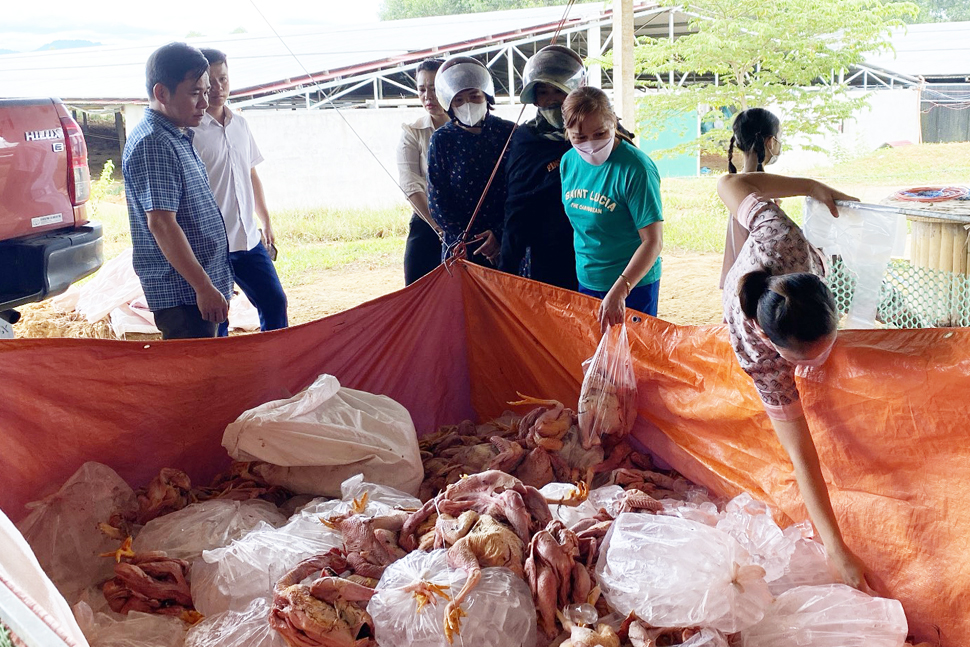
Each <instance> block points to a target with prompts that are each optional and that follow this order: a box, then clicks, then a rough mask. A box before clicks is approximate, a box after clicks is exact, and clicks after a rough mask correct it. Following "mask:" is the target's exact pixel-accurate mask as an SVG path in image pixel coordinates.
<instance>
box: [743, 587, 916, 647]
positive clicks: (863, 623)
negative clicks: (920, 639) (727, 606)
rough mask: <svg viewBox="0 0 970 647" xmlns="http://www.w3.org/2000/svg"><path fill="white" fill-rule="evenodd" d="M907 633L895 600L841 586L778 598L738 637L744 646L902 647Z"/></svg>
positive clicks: (802, 589) (804, 590)
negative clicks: (759, 620) (871, 595)
mask: <svg viewBox="0 0 970 647" xmlns="http://www.w3.org/2000/svg"><path fill="white" fill-rule="evenodd" d="M908 633H909V625H908V623H907V622H906V614H905V613H903V605H902V604H900V603H899V601H898V600H888V599H886V598H874V597H870V596H868V595H866V594H865V593H862V592H861V591H857V590H855V589H853V588H851V587H848V586H846V585H844V584H828V585H824V586H799V587H797V588H794V589H791V590H790V591H786V592H785V593H782V594H781V595H779V596H778V599H777V600H775V603H774V604H772V605H771V607H769V608H768V610H767V612H766V613H765V617H764V619H763V620H762V621H761V622H759V623H758V624H756V625H754V626H753V627H749V628H747V629H745V630H744V631H742V632H741V645H742V646H743V647H769V646H770V647H802V646H803V645H811V646H812V647H901V645H902V644H903V643H904V642H905V640H906V635H907V634H908Z"/></svg>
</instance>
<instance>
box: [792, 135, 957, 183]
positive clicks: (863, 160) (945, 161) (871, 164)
mask: <svg viewBox="0 0 970 647" xmlns="http://www.w3.org/2000/svg"><path fill="white" fill-rule="evenodd" d="M805 175H807V176H809V177H814V178H817V179H819V180H822V181H823V182H830V183H831V182H841V183H844V184H871V185H879V184H911V185H912V186H917V185H924V186H926V185H929V186H938V185H940V184H943V183H950V184H967V182H970V143H954V144H920V145H918V146H917V145H913V146H900V147H899V148H881V149H879V150H877V151H874V152H872V153H869V154H868V155H864V156H862V157H858V158H856V159H853V160H849V161H845V162H841V163H839V164H836V165H835V166H828V167H821V168H816V169H812V170H811V171H809V172H808V173H805Z"/></svg>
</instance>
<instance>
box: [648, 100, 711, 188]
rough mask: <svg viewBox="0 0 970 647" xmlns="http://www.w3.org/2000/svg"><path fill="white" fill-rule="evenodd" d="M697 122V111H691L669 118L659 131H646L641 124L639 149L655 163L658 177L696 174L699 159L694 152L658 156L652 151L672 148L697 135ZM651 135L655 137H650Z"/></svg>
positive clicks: (698, 125) (691, 175)
mask: <svg viewBox="0 0 970 647" xmlns="http://www.w3.org/2000/svg"><path fill="white" fill-rule="evenodd" d="M698 122H699V120H698V116H697V113H696V112H692V113H685V114H683V115H681V116H680V117H674V118H673V119H670V120H669V121H668V122H667V125H666V126H665V127H664V128H663V129H662V131H661V132H659V133H652V132H646V130H645V129H644V127H643V126H642V125H641V127H640V150H642V151H643V152H644V153H646V154H647V155H649V156H650V159H652V160H653V161H654V163H655V164H656V165H657V170H658V171H660V177H662V178H663V177H693V176H696V175H697V173H698V165H699V161H698V157H697V154H696V153H694V154H690V155H675V156H673V157H669V156H667V157H659V156H657V155H654V154H653V153H654V151H661V150H664V149H667V148H673V147H674V146H677V145H678V144H682V143H684V142H687V141H691V140H692V139H694V138H695V137H697V134H698V132H699V128H700V124H699V123H698ZM651 137H655V138H653V139H651Z"/></svg>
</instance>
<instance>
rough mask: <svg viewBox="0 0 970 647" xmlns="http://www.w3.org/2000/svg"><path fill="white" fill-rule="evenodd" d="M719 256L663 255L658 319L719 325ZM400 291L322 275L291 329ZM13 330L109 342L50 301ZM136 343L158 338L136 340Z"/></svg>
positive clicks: (342, 275) (352, 268)
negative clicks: (99, 339) (60, 310)
mask: <svg viewBox="0 0 970 647" xmlns="http://www.w3.org/2000/svg"><path fill="white" fill-rule="evenodd" d="M720 271H721V256H720V255H719V254H703V253H695V252H691V253H686V252H676V251H667V252H664V256H663V278H662V279H661V281H660V306H659V312H658V315H659V316H660V318H661V319H665V320H667V321H670V322H672V323H676V324H682V325H695V324H711V323H719V322H720V321H721V305H720V299H721V293H720V290H718V289H717V280H718V277H719V276H720ZM403 287H404V270H403V266H402V264H401V263H400V262H398V263H391V264H388V265H376V266H375V265H371V264H367V265H364V264H360V265H349V266H346V267H342V268H340V269H334V270H325V271H321V272H319V273H318V274H317V275H316V280H314V281H313V282H311V283H308V284H306V285H301V286H297V287H291V288H287V291H286V293H287V296H288V297H289V301H290V308H289V315H290V323H291V324H292V325H296V324H301V323H306V322H308V321H314V320H316V319H320V318H321V317H325V316H327V315H331V314H334V313H336V312H341V311H343V310H347V309H350V308H353V307H354V306H357V305H359V304H361V303H364V302H365V301H370V300H371V299H375V298H377V297H379V296H382V295H384V294H388V293H389V292H393V291H395V290H399V289H401V288H403ZM20 311H21V314H22V315H23V317H22V319H21V321H20V323H18V324H17V325H16V326H15V327H14V330H16V331H17V336H18V337H75V338H111V337H113V335H112V333H111V330H110V328H109V327H108V325H107V323H106V322H104V321H101V322H98V323H96V324H89V323H88V322H87V321H84V320H83V319H79V318H78V316H77V315H76V314H74V313H63V312H59V311H58V310H57V309H56V308H54V307H53V306H52V305H51V303H50V302H49V301H47V302H44V303H35V304H31V305H28V306H24V307H23V308H21V309H20ZM132 338H134V339H139V340H141V339H152V338H157V336H151V335H135V336H133V337H132Z"/></svg>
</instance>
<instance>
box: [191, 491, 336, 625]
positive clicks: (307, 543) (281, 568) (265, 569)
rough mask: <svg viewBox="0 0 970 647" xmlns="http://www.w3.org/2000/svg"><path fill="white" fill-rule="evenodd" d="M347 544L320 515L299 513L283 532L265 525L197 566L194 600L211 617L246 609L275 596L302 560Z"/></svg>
mask: <svg viewBox="0 0 970 647" xmlns="http://www.w3.org/2000/svg"><path fill="white" fill-rule="evenodd" d="M338 503H339V502H338ZM322 516H329V515H328V514H327V513H324V514H323V515H322ZM342 546H343V538H342V537H341V536H340V533H338V532H336V531H334V530H331V529H330V528H328V527H327V526H325V525H324V524H323V522H321V521H320V519H319V517H318V516H315V515H295V516H294V517H293V518H292V519H291V520H290V521H289V522H288V523H287V524H286V525H285V526H283V527H281V528H274V527H272V526H270V525H269V524H266V523H261V524H260V525H258V526H257V527H256V528H255V529H253V530H252V531H250V533H249V534H247V535H246V536H245V537H243V538H242V539H238V540H236V541H234V542H232V543H231V544H229V545H228V546H225V547H223V548H216V549H214V550H207V551H205V552H203V553H202V558H201V559H197V560H195V562H193V564H192V601H193V603H194V604H195V608H196V610H198V611H199V613H201V614H203V615H206V616H209V615H214V614H216V613H222V612H223V611H243V610H244V609H245V608H246V607H247V606H248V605H249V603H250V602H252V601H253V600H254V599H255V598H261V597H271V596H272V595H273V587H274V586H275V585H276V582H277V580H279V579H280V578H281V577H283V575H285V574H286V573H287V572H288V571H289V570H290V569H291V568H293V567H294V566H296V565H297V564H298V563H300V562H301V561H302V560H304V559H306V558H308V557H313V556H314V555H318V554H322V553H326V552H327V551H329V550H330V549H331V548H340V547H342Z"/></svg>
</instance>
